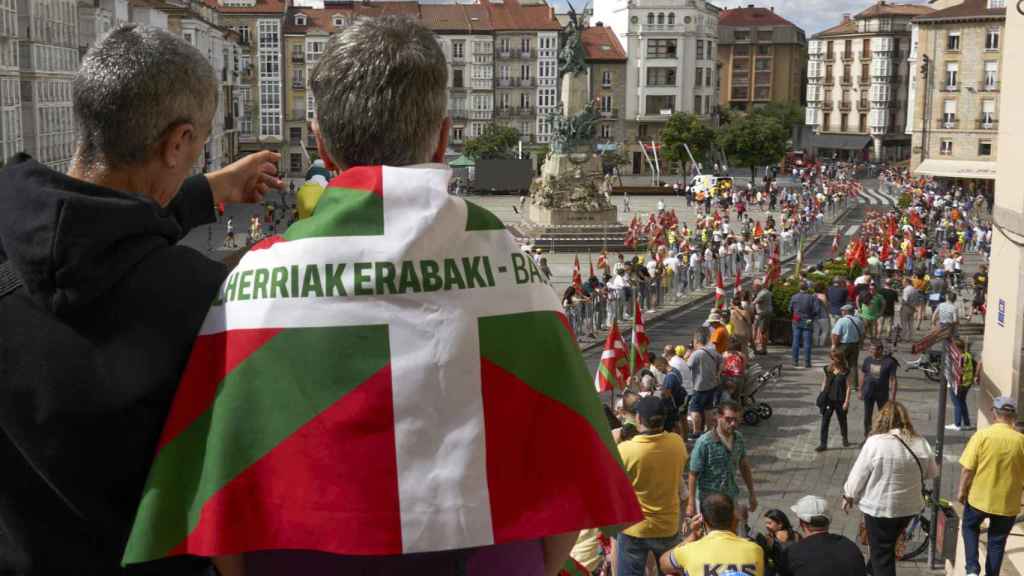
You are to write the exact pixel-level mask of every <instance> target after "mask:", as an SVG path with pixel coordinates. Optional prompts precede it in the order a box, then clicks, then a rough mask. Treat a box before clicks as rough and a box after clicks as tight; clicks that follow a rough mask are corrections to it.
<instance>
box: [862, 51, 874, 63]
mask: <svg viewBox="0 0 1024 576" xmlns="http://www.w3.org/2000/svg"><path fill="white" fill-rule="evenodd" d="M860 59H861V61H864V60H871V51H870V50H868V51H867V52H861V53H860Z"/></svg>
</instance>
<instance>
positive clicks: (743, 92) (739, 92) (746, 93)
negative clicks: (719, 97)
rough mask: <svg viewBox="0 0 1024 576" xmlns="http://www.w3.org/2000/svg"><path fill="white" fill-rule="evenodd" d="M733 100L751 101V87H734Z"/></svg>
mask: <svg viewBox="0 0 1024 576" xmlns="http://www.w3.org/2000/svg"><path fill="white" fill-rule="evenodd" d="M730 99H731V100H749V99H750V86H736V85H733V87H732V97H731V98H730Z"/></svg>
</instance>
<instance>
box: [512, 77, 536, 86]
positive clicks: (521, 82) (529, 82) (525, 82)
mask: <svg viewBox="0 0 1024 576" xmlns="http://www.w3.org/2000/svg"><path fill="white" fill-rule="evenodd" d="M515 85H516V86H520V87H523V88H527V87H530V86H536V85H537V79H536V78H516V79H515Z"/></svg>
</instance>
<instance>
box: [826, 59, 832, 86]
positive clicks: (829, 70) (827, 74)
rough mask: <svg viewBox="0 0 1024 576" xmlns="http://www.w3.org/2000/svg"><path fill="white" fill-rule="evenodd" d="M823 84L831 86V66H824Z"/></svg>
mask: <svg viewBox="0 0 1024 576" xmlns="http://www.w3.org/2000/svg"><path fill="white" fill-rule="evenodd" d="M825 84H826V85H829V84H832V65H831V64H827V65H826V66H825Z"/></svg>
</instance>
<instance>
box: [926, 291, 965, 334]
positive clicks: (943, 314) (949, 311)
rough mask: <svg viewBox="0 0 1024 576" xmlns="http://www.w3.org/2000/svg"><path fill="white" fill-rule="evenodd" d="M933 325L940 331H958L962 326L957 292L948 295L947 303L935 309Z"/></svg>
mask: <svg viewBox="0 0 1024 576" xmlns="http://www.w3.org/2000/svg"><path fill="white" fill-rule="evenodd" d="M932 324H933V325H934V326H935V327H936V328H939V329H943V328H950V329H952V330H954V331H955V330H956V328H957V326H959V324H960V310H959V309H958V308H957V306H956V292H950V293H948V294H946V301H945V302H943V303H942V304H939V305H938V306H936V307H935V312H933V313H932Z"/></svg>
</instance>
